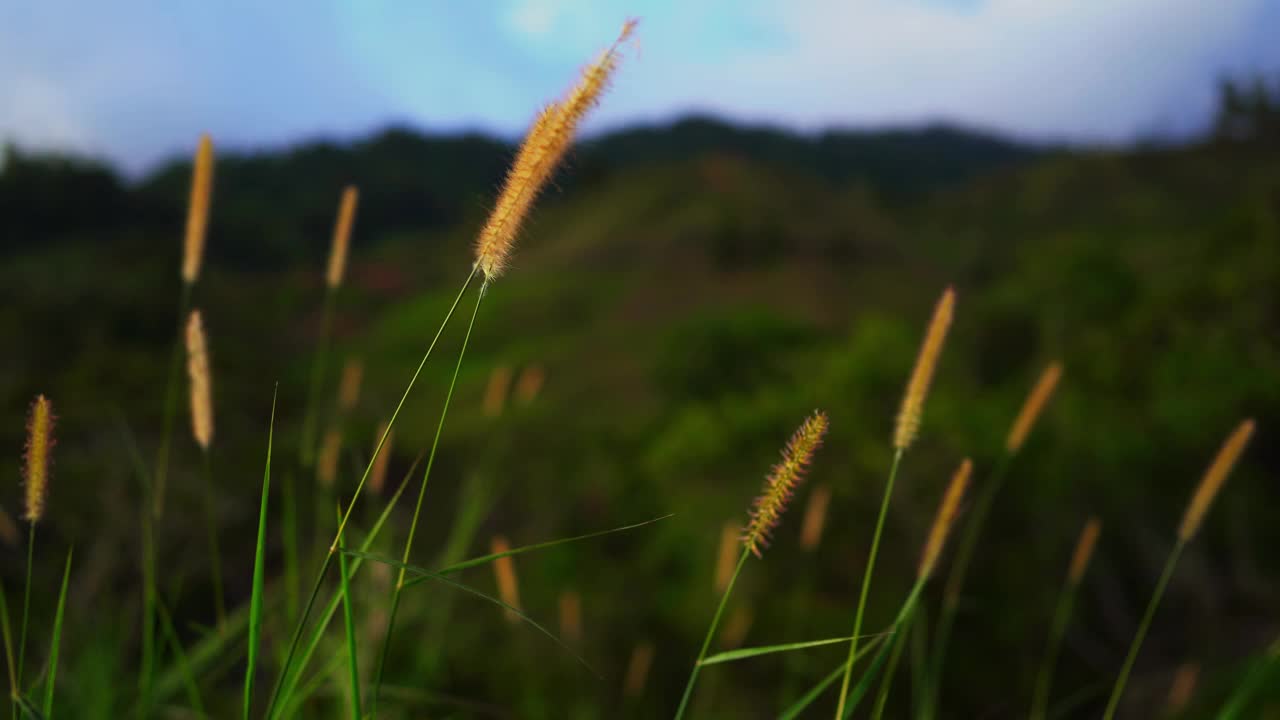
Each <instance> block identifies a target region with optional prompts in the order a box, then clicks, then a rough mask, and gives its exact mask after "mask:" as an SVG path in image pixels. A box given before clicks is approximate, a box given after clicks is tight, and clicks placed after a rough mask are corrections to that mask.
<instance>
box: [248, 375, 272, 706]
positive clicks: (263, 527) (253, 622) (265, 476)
mask: <svg viewBox="0 0 1280 720" xmlns="http://www.w3.org/2000/svg"><path fill="white" fill-rule="evenodd" d="M279 392H280V386H279V384H277V385H276V389H275V391H274V392H273V393H272V394H271V421H270V423H269V424H268V425H267V464H266V468H265V469H264V470H263V471H262V501H261V503H260V505H259V506H258V543H257V547H256V548H254V552H253V590H252V593H251V594H250V596H249V659H248V664H247V667H246V668H245V671H244V720H249V710H250V708H251V707H252V706H253V676H254V675H255V674H256V673H257V671H258V645H259V644H260V643H261V641H262V595H263V585H264V584H265V572H266V571H265V567H266V559H265V555H266V550H265V548H266V542H267V501H268V498H269V497H270V492H271V444H272V442H273V440H274V436H275V427H276V398H277V396H278V393H279Z"/></svg>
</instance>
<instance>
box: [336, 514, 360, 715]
mask: <svg viewBox="0 0 1280 720" xmlns="http://www.w3.org/2000/svg"><path fill="white" fill-rule="evenodd" d="M338 517H339V518H341V517H342V506H341V505H338ZM338 549H339V550H346V543H345V542H344V540H343V536H342V535H339V536H338ZM338 574H339V578H338V586H339V587H340V588H341V595H342V621H343V625H344V626H345V632H346V638H347V669H348V671H349V673H350V676H349V677H350V682H351V694H350V696H349V697H350V700H351V718H352V720H360V706H361V702H360V663H359V661H358V654H357V653H358V652H359V650H358V649H357V647H356V620H355V614H354V612H353V610H352V607H351V576H350V575H349V574H348V572H347V555H346V553H345V552H339V554H338Z"/></svg>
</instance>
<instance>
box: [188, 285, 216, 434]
mask: <svg viewBox="0 0 1280 720" xmlns="http://www.w3.org/2000/svg"><path fill="white" fill-rule="evenodd" d="M187 377H188V379H189V381H190V382H189V384H190V389H191V435H192V436H193V437H194V438H195V439H196V444H197V445H199V446H200V449H202V450H205V451H208V449H209V445H210V444H212V443H213V379H212V378H211V377H210V373H209V347H208V343H207V342H206V340H205V334H204V321H203V320H202V319H201V316H200V311H199V310H192V311H191V315H190V317H188V318H187Z"/></svg>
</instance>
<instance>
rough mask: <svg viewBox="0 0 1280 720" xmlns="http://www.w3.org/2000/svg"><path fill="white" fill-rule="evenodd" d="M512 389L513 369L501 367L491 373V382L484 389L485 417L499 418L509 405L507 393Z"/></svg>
mask: <svg viewBox="0 0 1280 720" xmlns="http://www.w3.org/2000/svg"><path fill="white" fill-rule="evenodd" d="M510 387H511V368H509V367H507V366H506V365H499V366H497V367H495V368H494V369H493V370H492V371H491V372H490V373H489V382H488V384H487V385H485V388H484V405H483V407H484V415H485V417H498V416H499V415H501V414H502V409H503V408H504V407H506V404H507V391H508V389H510Z"/></svg>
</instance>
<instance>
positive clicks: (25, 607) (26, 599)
mask: <svg viewBox="0 0 1280 720" xmlns="http://www.w3.org/2000/svg"><path fill="white" fill-rule="evenodd" d="M35 547H36V523H30V531H29V532H28V533H27V581H26V584H25V585H24V586H23V591H22V627H21V629H20V630H19V636H18V687H19V688H21V687H22V671H23V668H24V667H25V665H26V657H27V618H28V616H29V615H30V611H31V568H32V566H33V564H34V558H35Z"/></svg>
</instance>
